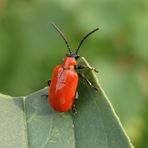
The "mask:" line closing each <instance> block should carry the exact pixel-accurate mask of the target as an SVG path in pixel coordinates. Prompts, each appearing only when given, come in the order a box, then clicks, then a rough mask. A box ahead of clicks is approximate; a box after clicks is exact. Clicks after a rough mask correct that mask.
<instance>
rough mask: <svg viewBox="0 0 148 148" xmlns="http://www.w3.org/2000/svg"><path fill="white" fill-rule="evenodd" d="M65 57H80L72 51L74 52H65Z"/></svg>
mask: <svg viewBox="0 0 148 148" xmlns="http://www.w3.org/2000/svg"><path fill="white" fill-rule="evenodd" d="M66 56H67V57H73V58H75V59H78V58H79V57H80V55H78V54H76V53H74V52H71V53H67V54H66Z"/></svg>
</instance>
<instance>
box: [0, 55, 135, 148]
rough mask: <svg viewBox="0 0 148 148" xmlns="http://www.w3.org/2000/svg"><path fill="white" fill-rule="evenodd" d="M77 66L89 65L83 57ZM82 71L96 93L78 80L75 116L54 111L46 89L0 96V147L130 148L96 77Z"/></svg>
mask: <svg viewBox="0 0 148 148" xmlns="http://www.w3.org/2000/svg"><path fill="white" fill-rule="evenodd" d="M79 63H81V64H85V65H88V63H87V61H86V60H85V59H84V58H81V59H80V60H79ZM83 72H84V74H85V76H86V77H87V78H88V79H89V80H90V81H91V83H92V84H94V85H95V86H96V87H97V88H98V91H97V92H96V91H95V90H94V89H93V88H91V87H90V86H88V85H87V84H86V83H85V82H84V81H83V80H81V79H80V81H79V88H78V92H79V100H78V101H77V102H76V107H77V110H78V114H77V115H76V116H74V115H73V114H72V113H71V112H68V113H57V112H54V111H53V110H52V108H51V107H50V105H49V103H48V101H47V97H45V96H43V95H45V94H47V93H48V88H44V89H42V90H40V91H37V92H35V93H33V94H31V95H29V96H25V97H19V98H18V97H9V96H5V95H0V119H1V122H0V147H2V148H9V147H15V148H47V147H50V148H83V147H84V148H119V147H120V148H131V147H133V146H132V144H131V143H130V141H129V139H128V137H127V135H126V133H125V131H124V129H123V128H122V125H121V123H120V121H119V119H118V117H117V115H116V114H115V112H114V110H113V107H112V106H111V104H110V102H109V100H108V99H107V97H106V96H105V94H104V92H103V90H102V88H101V87H100V85H99V82H98V80H97V78H96V76H95V75H94V73H93V72H92V71H90V70H85V71H83Z"/></svg>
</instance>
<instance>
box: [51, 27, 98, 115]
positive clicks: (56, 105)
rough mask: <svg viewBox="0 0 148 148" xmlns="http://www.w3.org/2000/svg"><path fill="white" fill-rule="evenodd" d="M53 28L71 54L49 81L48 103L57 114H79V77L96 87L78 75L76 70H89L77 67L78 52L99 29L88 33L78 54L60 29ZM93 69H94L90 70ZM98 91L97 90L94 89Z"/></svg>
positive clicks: (58, 66) (56, 68)
mask: <svg viewBox="0 0 148 148" xmlns="http://www.w3.org/2000/svg"><path fill="white" fill-rule="evenodd" d="M52 25H53V27H54V28H55V29H56V30H57V31H58V32H59V34H60V35H61V36H62V38H63V39H64V41H65V43H66V45H67V48H68V50H69V53H68V54H66V58H65V59H64V63H63V64H61V65H57V66H56V67H55V69H54V70H53V74H52V79H51V80H49V81H48V85H49V86H50V87H49V93H48V101H49V103H50V104H51V106H52V107H53V109H54V110H55V111H57V112H67V111H69V110H70V109H71V108H72V111H73V113H74V114H75V113H77V110H76V108H75V104H74V101H75V98H77V91H76V90H77V85H78V76H81V77H82V78H84V79H85V80H86V82H87V83H88V84H89V85H91V86H92V87H94V86H93V85H92V84H91V83H90V82H89V80H87V79H86V78H85V77H84V75H82V74H81V73H78V72H77V71H76V69H83V68H88V67H86V66H83V65H77V61H76V59H77V58H79V57H80V56H79V55H78V51H79V49H80V46H81V45H82V43H83V41H84V40H85V39H86V38H87V37H88V36H89V35H90V34H92V33H94V32H95V31H97V30H98V28H96V29H94V30H93V31H91V32H90V33H88V34H87V35H86V36H85V37H84V38H83V39H82V40H81V42H80V44H79V46H78V48H77V50H76V52H72V51H71V49H70V46H69V44H68V42H67V40H66V37H65V36H64V34H63V33H62V32H61V31H60V29H59V28H58V27H57V26H56V25H55V24H52ZM89 69H93V70H95V69H94V68H90V67H89ZM94 88H95V89H96V90H97V88H96V87H94Z"/></svg>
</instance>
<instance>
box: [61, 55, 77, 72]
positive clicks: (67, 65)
mask: <svg viewBox="0 0 148 148" xmlns="http://www.w3.org/2000/svg"><path fill="white" fill-rule="evenodd" d="M76 64H77V62H76V60H75V58H73V57H66V58H65V59H64V63H63V65H62V67H63V68H64V69H74V68H75V65H76Z"/></svg>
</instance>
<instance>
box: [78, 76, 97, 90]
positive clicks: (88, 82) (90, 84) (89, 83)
mask: <svg viewBox="0 0 148 148" xmlns="http://www.w3.org/2000/svg"><path fill="white" fill-rule="evenodd" d="M78 75H79V76H80V77H81V78H83V79H84V80H85V81H86V82H87V84H88V85H89V86H91V87H92V88H93V89H95V90H96V91H97V90H98V89H97V88H96V87H95V86H94V85H93V84H92V83H91V82H90V81H89V80H88V79H87V78H86V77H85V76H84V75H83V74H82V73H78Z"/></svg>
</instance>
